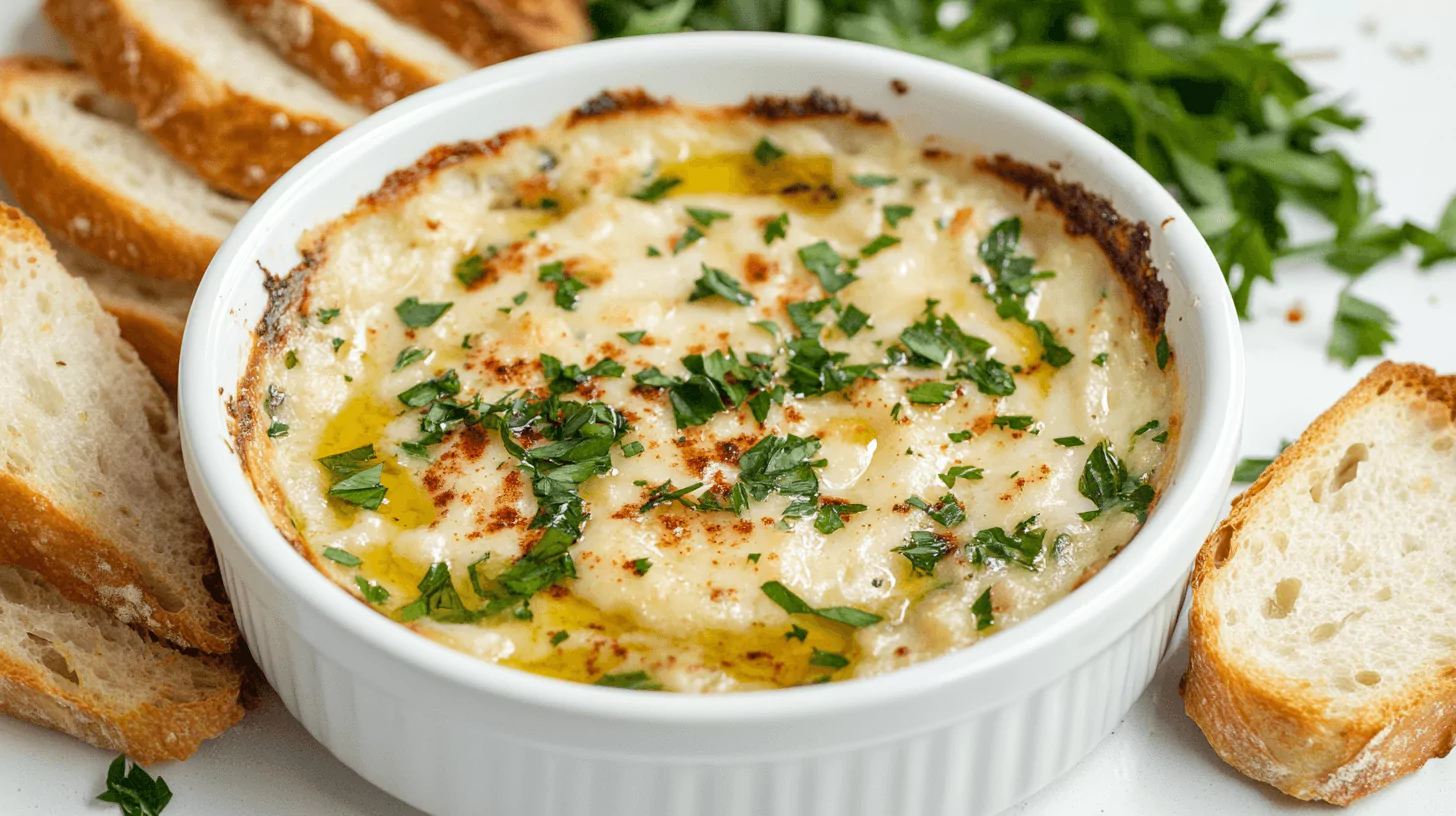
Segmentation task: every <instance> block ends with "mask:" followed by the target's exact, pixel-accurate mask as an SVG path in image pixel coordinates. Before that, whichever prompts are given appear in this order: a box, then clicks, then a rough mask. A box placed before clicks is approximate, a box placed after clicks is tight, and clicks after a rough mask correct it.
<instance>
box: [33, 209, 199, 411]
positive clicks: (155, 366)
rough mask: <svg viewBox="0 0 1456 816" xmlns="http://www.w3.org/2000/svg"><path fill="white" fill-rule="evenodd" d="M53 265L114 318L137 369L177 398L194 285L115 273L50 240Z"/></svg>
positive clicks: (59, 242)
mask: <svg viewBox="0 0 1456 816" xmlns="http://www.w3.org/2000/svg"><path fill="white" fill-rule="evenodd" d="M51 245H52V246H54V247H55V249H56V259H57V260H59V261H60V262H61V265H62V266H64V267H65V268H66V271H67V272H70V273H71V274H72V275H74V276H76V277H78V278H81V279H82V280H84V281H86V285H87V286H89V287H90V288H91V292H92V293H93V294H95V295H96V299H97V300H98V301H100V303H101V308H103V309H105V310H106V311H107V313H108V314H110V315H111V316H112V317H114V318H116V325H117V328H118V329H120V330H121V339H123V340H125V341H126V342H127V343H128V344H130V345H131V347H132V348H134V349H136V353H137V356H138V357H140V358H141V360H142V363H143V364H145V365H146V367H147V368H149V369H151V371H152V376H154V377H156V378H157V382H159V383H161V384H162V388H163V389H164V390H165V391H166V392H167V393H168V394H176V393H177V364H178V362H179V361H180V360H181V357H182V329H183V327H184V326H186V325H187V311H188V310H189V309H191V308H192V296H193V295H194V294H196V292H197V284H195V283H191V282H189V281H169V280H158V279H156V278H145V277H142V276H141V275H136V274H133V273H131V272H127V271H126V270H124V269H118V268H116V267H114V266H112V265H111V264H108V263H107V262H105V261H103V260H101V259H99V258H95V257H92V256H91V255H88V254H86V253H84V252H81V251H80V250H78V249H76V248H75V247H72V246H68V245H67V244H66V243H65V242H64V241H62V240H57V239H55V238H54V237H53V238H51Z"/></svg>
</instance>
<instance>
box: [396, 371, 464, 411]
mask: <svg viewBox="0 0 1456 816" xmlns="http://www.w3.org/2000/svg"><path fill="white" fill-rule="evenodd" d="M459 393H460V376H459V375H458V374H456V373H455V369H453V368H452V369H450V370H449V371H446V372H445V373H444V374H441V375H440V376H438V377H435V378H434V379H429V380H425V381H424V382H422V383H420V384H419V385H416V386H413V387H411V388H408V389H406V390H404V391H402V392H400V394H399V401H400V402H402V403H404V404H405V405H408V406H409V407H411V408H422V407H424V406H426V405H429V404H430V403H432V402H434V401H435V400H437V399H440V398H441V397H453V396H455V395H456V394H459Z"/></svg>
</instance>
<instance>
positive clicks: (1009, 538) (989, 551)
mask: <svg viewBox="0 0 1456 816" xmlns="http://www.w3.org/2000/svg"><path fill="white" fill-rule="evenodd" d="M1045 538H1046V530H1042V529H1039V528H1037V527H1036V516H1032V517H1031V518H1029V519H1026V520H1025V521H1023V522H1021V523H1020V524H1018V525H1016V527H1015V528H1014V529H1013V530H1012V531H1011V532H1009V533H1008V532H1006V531H1005V530H1003V529H1002V528H1000V527H987V528H985V529H982V530H979V531H977V532H976V535H975V537H974V538H972V539H971V541H970V543H969V544H967V545H966V554H967V555H968V556H970V559H971V563H972V564H984V563H986V562H987V561H988V560H991V559H995V560H998V561H1005V562H1007V563H1010V564H1016V565H1017V566H1020V567H1024V568H1026V569H1029V570H1032V571H1036V570H1037V569H1038V566H1039V562H1038V559H1039V558H1040V557H1041V552H1042V541H1043V540H1044V539H1045Z"/></svg>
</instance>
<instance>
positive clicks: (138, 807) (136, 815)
mask: <svg viewBox="0 0 1456 816" xmlns="http://www.w3.org/2000/svg"><path fill="white" fill-rule="evenodd" d="M96 798H97V799H99V800H101V801H102V802H110V803H112V804H114V805H116V806H118V807H120V808H121V812H122V816H158V814H160V813H161V812H162V810H163V809H164V808H166V807H167V803H168V802H170V801H172V790H171V788H168V787H167V783H166V782H164V781H163V780H162V777H160V776H158V777H157V778H155V779H153V778H152V775H151V774H149V773H147V772H146V770H144V769H143V768H142V766H140V765H138V764H136V763H132V765H131V769H130V770H128V769H127V762H126V754H121V755H118V756H117V757H116V759H113V760H112V761H111V766H110V767H108V768H107V769H106V792H104V793H102V794H101V795H100V796H98V797H96Z"/></svg>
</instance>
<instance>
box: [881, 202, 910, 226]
mask: <svg viewBox="0 0 1456 816" xmlns="http://www.w3.org/2000/svg"><path fill="white" fill-rule="evenodd" d="M880 212H882V213H884V214H885V221H887V222H889V224H890V227H891V228H894V227H898V226H900V222H901V221H904V220H905V219H906V218H909V217H910V216H912V215H914V214H915V208H914V207H912V206H910V205H909V204H886V205H885V206H884V207H882V208H881V209H880Z"/></svg>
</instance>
